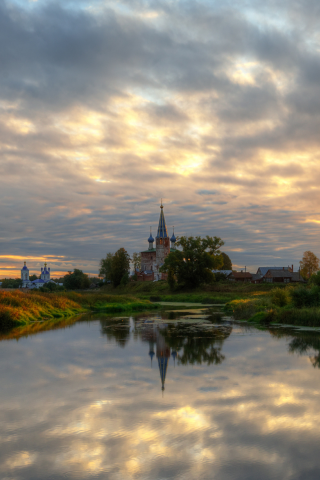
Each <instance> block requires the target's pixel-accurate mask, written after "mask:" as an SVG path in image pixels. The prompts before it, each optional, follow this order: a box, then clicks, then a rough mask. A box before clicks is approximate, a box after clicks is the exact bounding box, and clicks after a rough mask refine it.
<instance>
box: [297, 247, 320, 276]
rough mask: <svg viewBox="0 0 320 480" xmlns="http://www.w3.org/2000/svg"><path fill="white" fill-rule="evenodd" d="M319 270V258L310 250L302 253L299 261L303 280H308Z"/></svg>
mask: <svg viewBox="0 0 320 480" xmlns="http://www.w3.org/2000/svg"><path fill="white" fill-rule="evenodd" d="M318 270H319V258H318V257H317V256H316V255H315V254H314V253H313V252H310V250H307V251H306V252H304V254H303V257H302V260H300V273H301V275H302V276H303V277H304V278H310V277H311V275H313V274H314V273H316V272H318Z"/></svg>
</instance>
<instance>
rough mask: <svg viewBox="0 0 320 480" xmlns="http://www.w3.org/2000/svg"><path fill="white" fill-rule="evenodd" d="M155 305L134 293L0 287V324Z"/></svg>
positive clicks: (58, 318)
mask: <svg viewBox="0 0 320 480" xmlns="http://www.w3.org/2000/svg"><path fill="white" fill-rule="evenodd" d="M154 308H157V305H155V304H153V303H151V302H150V301H149V300H142V299H137V298H135V297H133V296H130V295H122V296H114V295H108V294H105V293H102V292H98V293H91V292H87V293H76V292H62V293H56V294H54V293H40V292H35V291H31V292H27V293H24V292H20V291H18V290H15V291H9V292H7V291H0V327H1V328H12V327H15V326H21V325H29V324H31V323H33V322H39V321H55V320H56V321H58V320H61V318H67V317H71V316H75V315H78V314H80V313H84V312H88V311H97V312H105V313H118V312H128V311H132V310H134V311H136V310H150V309H154Z"/></svg>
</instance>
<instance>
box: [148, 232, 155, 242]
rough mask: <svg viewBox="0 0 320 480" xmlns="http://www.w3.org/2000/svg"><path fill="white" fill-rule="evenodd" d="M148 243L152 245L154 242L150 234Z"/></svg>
mask: <svg viewBox="0 0 320 480" xmlns="http://www.w3.org/2000/svg"><path fill="white" fill-rule="evenodd" d="M148 242H149V243H153V242H154V238H153V236H152V235H151V233H150V237H149V238H148Z"/></svg>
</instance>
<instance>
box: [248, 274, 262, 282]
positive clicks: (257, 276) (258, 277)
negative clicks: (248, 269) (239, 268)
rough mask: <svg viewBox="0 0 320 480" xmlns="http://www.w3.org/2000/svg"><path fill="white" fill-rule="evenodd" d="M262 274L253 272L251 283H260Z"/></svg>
mask: <svg viewBox="0 0 320 480" xmlns="http://www.w3.org/2000/svg"><path fill="white" fill-rule="evenodd" d="M262 281H263V276H262V275H261V274H260V273H253V274H252V278H251V283H262Z"/></svg>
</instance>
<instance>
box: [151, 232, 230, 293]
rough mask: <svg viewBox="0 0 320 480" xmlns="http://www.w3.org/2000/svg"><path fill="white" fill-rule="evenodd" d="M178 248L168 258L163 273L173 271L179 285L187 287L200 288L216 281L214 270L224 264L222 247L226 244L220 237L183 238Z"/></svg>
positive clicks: (162, 269) (162, 268)
mask: <svg viewBox="0 0 320 480" xmlns="http://www.w3.org/2000/svg"><path fill="white" fill-rule="evenodd" d="M176 245H177V247H182V250H178V249H176V250H174V251H172V252H170V253H169V255H168V256H167V257H166V259H165V261H164V264H163V266H162V267H161V268H160V271H161V272H169V269H172V270H173V274H174V275H175V276H176V277H177V279H178V283H179V284H181V285H184V286H186V287H191V288H194V287H198V286H199V285H201V284H203V283H211V282H213V281H214V278H215V277H214V274H213V273H212V270H213V269H218V268H220V267H221V265H222V264H223V259H222V256H221V252H220V250H219V249H220V247H222V245H224V242H223V241H222V240H221V238H219V237H209V236H208V235H207V236H206V237H205V238H201V237H181V238H180V239H179V240H178V241H177V243H176Z"/></svg>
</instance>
